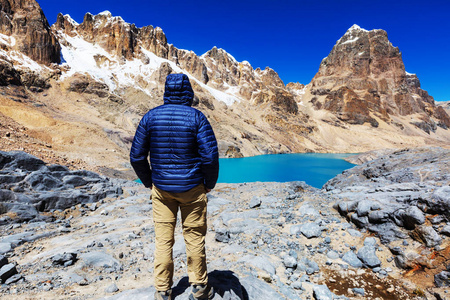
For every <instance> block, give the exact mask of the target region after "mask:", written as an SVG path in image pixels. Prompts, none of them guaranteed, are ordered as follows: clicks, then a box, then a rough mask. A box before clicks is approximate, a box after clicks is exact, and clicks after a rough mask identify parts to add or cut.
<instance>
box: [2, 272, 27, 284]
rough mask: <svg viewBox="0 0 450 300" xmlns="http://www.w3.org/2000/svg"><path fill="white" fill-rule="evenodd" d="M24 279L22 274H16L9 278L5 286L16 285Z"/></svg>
mask: <svg viewBox="0 0 450 300" xmlns="http://www.w3.org/2000/svg"><path fill="white" fill-rule="evenodd" d="M22 278H23V276H22V275H20V274H15V275H13V276H11V277H9V278H8V279H7V280H6V281H5V284H7V285H9V284H12V283H16V282H17V281H19V280H21V279H22Z"/></svg>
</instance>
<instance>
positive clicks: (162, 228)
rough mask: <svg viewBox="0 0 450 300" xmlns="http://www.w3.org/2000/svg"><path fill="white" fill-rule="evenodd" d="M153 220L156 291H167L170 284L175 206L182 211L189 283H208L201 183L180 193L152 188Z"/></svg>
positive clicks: (203, 190)
mask: <svg viewBox="0 0 450 300" xmlns="http://www.w3.org/2000/svg"><path fill="white" fill-rule="evenodd" d="M152 203H153V204H152V206H153V221H154V223H155V237H156V249H155V267H154V276H155V289H156V290H157V291H167V290H168V289H170V288H172V284H173V258H172V248H173V244H174V243H175V236H174V231H175V224H176V220H177V212H178V207H179V208H180V211H181V222H182V226H183V236H184V241H185V243H186V255H187V268H188V276H189V282H190V283H191V284H207V282H208V275H207V271H206V254H205V235H206V203H207V198H206V190H205V186H204V185H203V184H200V185H198V186H196V187H195V188H192V189H190V190H189V191H187V192H183V193H171V192H166V191H163V190H160V189H158V188H157V187H155V186H153V188H152Z"/></svg>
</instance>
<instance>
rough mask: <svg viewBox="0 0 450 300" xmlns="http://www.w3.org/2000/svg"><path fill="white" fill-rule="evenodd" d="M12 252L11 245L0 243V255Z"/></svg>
mask: <svg viewBox="0 0 450 300" xmlns="http://www.w3.org/2000/svg"><path fill="white" fill-rule="evenodd" d="M11 250H12V247H11V243H0V254H5V253H8V252H10V251H11Z"/></svg>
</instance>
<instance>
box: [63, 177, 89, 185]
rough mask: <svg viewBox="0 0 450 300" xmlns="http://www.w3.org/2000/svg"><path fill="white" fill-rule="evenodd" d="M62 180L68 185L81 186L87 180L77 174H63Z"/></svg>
mask: <svg viewBox="0 0 450 300" xmlns="http://www.w3.org/2000/svg"><path fill="white" fill-rule="evenodd" d="M62 181H63V183H64V184H70V185H73V186H74V187H78V186H82V185H85V184H86V183H87V181H86V180H84V178H83V177H81V176H78V175H67V176H64V177H63V179H62Z"/></svg>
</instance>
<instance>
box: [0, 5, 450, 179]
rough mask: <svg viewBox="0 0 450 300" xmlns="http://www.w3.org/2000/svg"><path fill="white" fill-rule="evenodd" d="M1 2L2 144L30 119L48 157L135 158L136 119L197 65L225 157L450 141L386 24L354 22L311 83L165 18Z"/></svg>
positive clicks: (441, 115)
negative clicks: (199, 48)
mask: <svg viewBox="0 0 450 300" xmlns="http://www.w3.org/2000/svg"><path fill="white" fill-rule="evenodd" d="M1 12H2V25H1V34H0V56H1V57H2V59H1V60H0V73H1V74H2V76H1V77H0V85H1V86H0V118H2V120H3V123H4V124H10V125H8V126H7V127H5V128H4V129H2V130H3V131H4V132H5V134H6V133H8V132H9V137H8V138H7V139H4V140H1V141H0V143H1V146H2V149H4V150H14V149H16V148H14V145H15V144H16V143H18V142H16V140H17V137H18V136H19V135H17V134H11V132H18V131H17V130H16V129H18V128H22V127H23V128H24V130H27V133H26V135H27V137H26V138H27V139H31V140H33V141H34V142H33V143H32V145H34V146H33V147H30V148H24V149H25V150H28V151H30V152H31V153H33V154H35V155H38V156H40V157H42V158H46V159H55V160H56V162H64V161H68V162H73V164H81V165H82V166H83V167H85V166H86V165H95V166H105V167H106V169H104V170H109V169H114V170H118V169H123V170H125V169H128V168H129V166H128V165H127V161H128V157H127V156H128V149H129V146H130V141H131V139H132V136H133V134H134V130H135V128H136V126H137V123H138V122H139V120H140V118H141V117H142V115H143V114H145V112H147V110H148V109H151V108H152V107H155V106H157V105H160V104H161V103H162V95H163V88H164V84H163V83H164V80H165V77H166V76H167V74H170V73H172V72H183V73H186V74H188V76H189V77H190V79H191V82H192V84H193V88H194V91H195V95H196V96H195V102H194V105H195V106H196V107H198V108H199V109H201V110H202V111H203V112H204V113H205V114H206V115H207V116H208V118H209V119H210V121H211V123H212V125H213V128H214V130H215V132H216V135H217V137H218V140H219V147H220V154H221V156H222V157H240V156H250V155H258V154H267V153H290V152H361V151H366V150H372V149H378V148H398V147H404V146H419V145H424V144H430V145H438V146H445V145H448V144H449V141H450V130H448V127H449V126H450V118H449V117H448V113H447V112H446V111H445V109H443V108H441V107H439V106H436V105H435V103H434V100H433V98H432V97H431V96H429V95H428V94H427V92H426V91H424V90H422V89H421V88H420V82H419V80H418V79H417V77H416V76H415V75H412V74H408V73H406V72H405V67H404V64H403V61H402V59H401V53H400V52H399V50H398V49H397V48H395V47H394V46H392V44H391V43H390V42H389V40H388V39H387V34H386V32H385V31H383V30H373V31H366V30H363V29H361V28H359V27H358V26H356V25H355V26H353V27H352V28H350V29H349V30H348V31H347V33H345V35H344V36H343V37H342V38H341V39H340V40H339V41H338V42H337V43H336V45H335V47H333V49H332V51H331V52H330V54H329V56H328V57H327V58H325V59H324V60H323V61H322V63H321V65H320V68H319V71H318V73H317V74H316V76H315V77H314V78H313V80H312V82H311V83H309V84H308V85H306V86H305V85H303V84H301V83H288V84H287V85H285V83H284V82H283V81H282V80H281V79H280V77H279V76H278V74H277V73H276V72H275V71H274V70H272V69H270V68H268V67H267V68H266V69H264V70H261V69H259V68H256V69H254V68H253V67H252V66H251V64H250V63H249V62H247V61H243V62H238V61H237V60H236V59H235V58H234V57H233V56H232V55H230V54H229V53H227V52H226V51H225V50H223V49H219V48H217V47H213V48H212V49H211V50H209V51H208V52H206V53H205V54H203V55H197V54H196V53H194V52H192V51H188V50H182V49H178V48H176V47H175V46H174V45H172V44H170V43H169V42H168V40H167V38H166V36H165V34H164V32H163V30H162V29H161V28H158V27H153V26H150V25H149V26H145V27H142V28H138V27H136V26H135V25H134V24H130V23H128V22H126V21H125V20H123V19H122V18H121V17H115V16H112V15H111V13H110V12H108V11H105V12H103V13H100V14H98V15H92V14H90V13H87V14H86V15H85V17H84V19H83V22H82V23H80V24H79V23H77V22H76V21H74V20H73V19H72V18H71V17H70V16H69V15H62V14H59V15H58V17H57V21H56V23H55V24H53V25H52V26H51V27H49V24H48V22H47V20H46V18H45V15H44V14H43V12H42V10H41V8H40V7H39V5H38V4H37V3H36V2H35V1H32V0H29V1H18V0H9V1H5V0H3V1H2V2H1ZM3 16H4V17H3ZM21 126H22V127H21ZM2 128H3V127H2ZM22 136H23V135H22ZM28 145H30V143H28ZM38 145H41V146H38ZM25 147H28V146H25ZM37 148H39V149H41V154H39V153H38V152H37V150H38V149H37ZM113 172H114V171H113Z"/></svg>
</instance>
